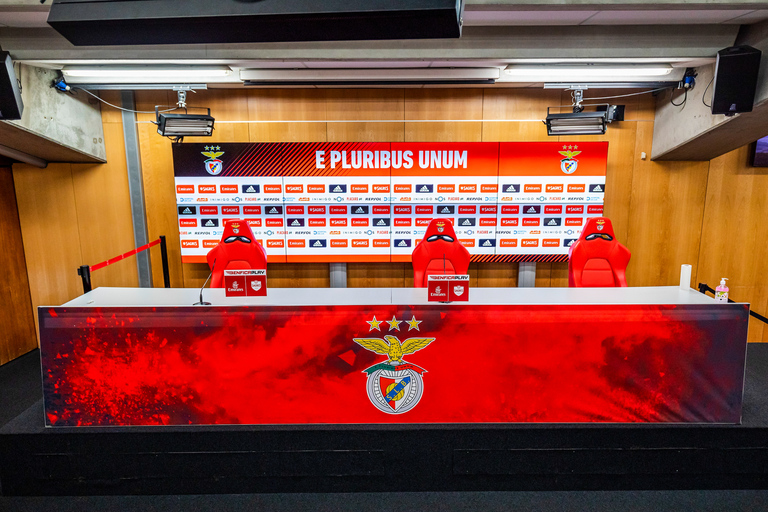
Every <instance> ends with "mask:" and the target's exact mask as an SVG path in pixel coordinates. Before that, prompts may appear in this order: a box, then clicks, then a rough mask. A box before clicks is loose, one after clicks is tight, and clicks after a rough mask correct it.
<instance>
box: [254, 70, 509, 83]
mask: <svg viewBox="0 0 768 512" xmlns="http://www.w3.org/2000/svg"><path fill="white" fill-rule="evenodd" d="M499 76H500V72H499V68H374V69H243V70H241V71H240V79H241V80H243V81H245V82H259V83H265V82H290V81H300V82H338V81H345V82H370V81H376V82H404V81H414V82H418V81H422V80H424V81H427V80H442V81H446V82H447V81H452V80H455V81H460V80H496V79H498V78H499Z"/></svg>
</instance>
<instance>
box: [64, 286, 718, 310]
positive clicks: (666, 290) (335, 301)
mask: <svg viewBox="0 0 768 512" xmlns="http://www.w3.org/2000/svg"><path fill="white" fill-rule="evenodd" d="M199 297H200V289H199V288H96V289H95V290H93V291H90V292H88V293H86V294H84V295H81V296H80V297H77V298H76V299H74V300H71V301H69V302H67V303H66V304H64V305H65V306H68V307H119V306H124V307H125V306H190V307H191V306H192V305H193V304H194V303H195V302H197V301H198V300H199ZM469 298H470V300H469V302H453V303H450V306H451V307H461V306H463V305H479V304H517V305H556V304H710V305H711V304H717V302H716V301H715V300H714V299H713V298H711V297H708V296H706V295H704V294H702V293H699V292H698V291H696V290H693V289H691V288H689V289H687V290H685V289H681V288H680V287H678V286H649V287H632V288H471V289H470V291H469ZM203 300H205V301H207V302H210V303H211V305H213V306H334V305H336V306H344V305H350V306H355V305H381V304H403V305H427V304H437V303H434V302H428V301H427V289H426V288H269V289H268V290H267V296H266V297H225V295H224V289H223V288H216V289H208V288H206V289H205V290H204V291H203Z"/></svg>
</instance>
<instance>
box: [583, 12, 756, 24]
mask: <svg viewBox="0 0 768 512" xmlns="http://www.w3.org/2000/svg"><path fill="white" fill-rule="evenodd" d="M750 12H752V11H750V10H735V9H713V10H703V9H690V10H684V9H678V10H652V11H600V12H598V13H597V14H595V15H594V16H593V17H592V18H590V19H588V20H587V21H585V22H584V23H582V24H583V25H701V24H709V23H722V22H724V21H727V20H730V19H733V18H735V17H737V16H743V15H745V14H749V13H750Z"/></svg>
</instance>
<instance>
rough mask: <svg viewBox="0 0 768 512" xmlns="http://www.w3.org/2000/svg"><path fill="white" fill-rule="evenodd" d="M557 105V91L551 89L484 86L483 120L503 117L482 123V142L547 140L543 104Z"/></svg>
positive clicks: (544, 106) (558, 94) (558, 92)
mask: <svg viewBox="0 0 768 512" xmlns="http://www.w3.org/2000/svg"><path fill="white" fill-rule="evenodd" d="M559 104H560V91H557V90H553V89H544V90H539V89H536V90H534V89H486V90H485V94H484V96H483V119H494V120H496V119H507V120H509V121H505V122H498V121H486V122H484V123H483V141H486V142H491V141H502V142H514V141H531V142H534V141H535V142H548V141H551V140H553V139H552V138H551V137H549V136H548V135H547V126H546V125H545V124H544V123H542V122H541V120H542V119H544V118H546V117H547V107H551V106H557V105H559Z"/></svg>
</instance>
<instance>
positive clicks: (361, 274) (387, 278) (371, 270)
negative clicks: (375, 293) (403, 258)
mask: <svg viewBox="0 0 768 512" xmlns="http://www.w3.org/2000/svg"><path fill="white" fill-rule="evenodd" d="M408 273H410V274H411V279H413V267H411V264H410V263H347V286H348V287H349V288H402V287H403V286H405V276H406V274H408Z"/></svg>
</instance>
